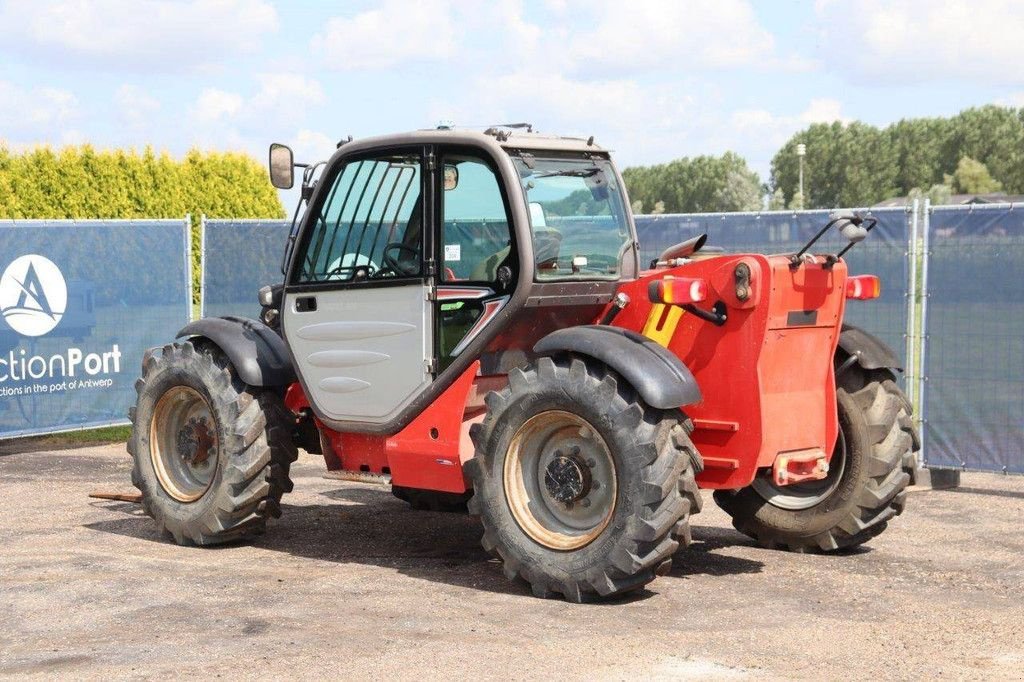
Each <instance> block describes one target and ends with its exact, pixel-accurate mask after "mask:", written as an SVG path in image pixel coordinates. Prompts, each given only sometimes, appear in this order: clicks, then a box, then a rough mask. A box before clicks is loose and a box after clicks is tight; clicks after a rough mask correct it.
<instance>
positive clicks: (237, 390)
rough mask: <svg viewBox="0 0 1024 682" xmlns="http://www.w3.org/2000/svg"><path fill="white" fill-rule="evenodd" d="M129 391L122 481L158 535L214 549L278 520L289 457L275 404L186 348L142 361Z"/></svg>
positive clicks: (211, 351)
mask: <svg viewBox="0 0 1024 682" xmlns="http://www.w3.org/2000/svg"><path fill="white" fill-rule="evenodd" d="M135 388H136V391H137V393H138V400H137V403H136V406H135V407H134V408H132V410H131V411H130V413H129V417H130V418H131V421H132V433H131V437H130V438H129V440H128V452H129V453H130V454H131V455H132V458H133V467H132V483H133V484H134V485H135V487H137V488H138V489H139V490H140V491H141V492H142V506H143V509H144V510H145V511H146V513H147V514H149V515H150V516H151V517H153V519H154V520H155V521H156V524H157V527H158V528H160V529H161V530H163V531H165V532H167V533H169V534H170V535H172V536H173V537H174V540H175V541H176V542H177V543H178V544H183V545H189V544H195V545H214V544H220V543H224V542H230V541H233V540H241V539H247V538H251V537H253V536H255V535H259V534H260V533H262V532H263V530H264V527H265V525H266V520H267V518H268V517H275V518H276V517H279V516H280V515H281V506H280V502H281V496H282V495H283V494H284V493H286V492H290V491H291V489H292V482H291V479H289V477H288V470H289V467H290V465H291V463H292V462H294V461H295V459H296V457H297V456H298V451H297V449H296V447H295V445H294V443H293V442H292V438H291V432H290V429H289V413H288V411H287V410H286V408H285V407H284V404H283V403H282V401H281V399H280V397H278V396H277V395H276V394H275V393H273V392H271V391H269V390H264V389H260V388H255V387H252V386H248V385H246V384H245V383H244V382H242V380H241V379H239V377H238V375H237V374H236V373H235V371H234V367H232V365H231V363H230V361H228V359H227V358H226V357H225V356H224V355H223V354H222V353H221V352H220V351H219V350H218V349H217V348H216V347H213V346H206V347H203V348H201V349H197V348H196V347H195V346H194V345H193V344H192V343H191V342H185V343H183V344H170V345H167V346H164V348H163V352H162V353H160V354H154V355H153V356H151V357H149V358H148V359H147V360H146V362H145V364H144V367H143V375H142V378H141V379H139V380H138V381H137V382H136V384H135Z"/></svg>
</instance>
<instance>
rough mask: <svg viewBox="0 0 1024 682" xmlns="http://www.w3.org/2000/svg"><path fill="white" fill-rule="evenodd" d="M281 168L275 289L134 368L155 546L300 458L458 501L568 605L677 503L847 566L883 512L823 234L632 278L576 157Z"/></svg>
mask: <svg viewBox="0 0 1024 682" xmlns="http://www.w3.org/2000/svg"><path fill="white" fill-rule="evenodd" d="M295 167H300V168H303V179H302V190H301V194H302V198H301V201H300V207H301V206H302V204H306V210H305V211H304V213H302V215H301V217H300V213H299V209H296V220H294V221H293V228H292V234H291V237H290V238H289V240H288V244H287V248H286V253H285V258H284V267H283V269H284V275H285V276H284V281H283V284H280V285H275V286H270V287H265V288H264V289H262V290H261V291H260V292H259V299H260V303H261V305H262V306H263V311H262V314H261V320H259V321H257V320H249V319H242V318H233V317H228V318H214V319H203V320H199V321H196V322H193V323H191V324H189V325H188V326H187V327H185V328H184V329H182V330H181V332H180V333H179V335H178V337H179V339H181V340H180V341H179V342H176V343H171V344H168V345H166V346H164V347H163V348H162V349H160V348H155V349H151V350H150V351H148V352H147V353H146V355H145V358H144V361H143V367H142V378H141V379H140V380H139V381H138V382H137V389H138V402H137V405H136V407H135V408H134V409H133V410H132V411H131V415H130V416H131V419H132V422H133V424H134V427H133V431H132V435H131V439H130V441H129V450H130V452H131V454H132V455H133V457H134V466H133V470H132V481H133V483H134V484H135V485H136V486H137V487H138V488H139V489H140V490H141V491H142V495H143V504H144V505H145V509H146V511H147V512H148V513H149V514H150V515H151V516H152V517H153V518H154V519H156V522H157V524H158V526H159V527H160V528H162V529H164V530H165V531H167V532H169V533H170V534H171V535H173V537H174V539H175V540H176V541H177V542H179V543H183V544H185V543H188V544H192V543H194V544H199V545H207V544H215V543H222V542H227V541H232V540H237V539H241V538H247V537H250V536H252V535H255V534H257V533H260V532H262V531H263V529H264V525H265V522H266V519H267V518H268V517H277V516H279V515H280V513H281V508H280V500H281V496H282V495H283V494H284V493H286V492H289V491H290V490H291V489H292V483H291V481H290V479H289V477H288V470H289V465H290V464H291V463H292V462H293V461H294V460H295V458H296V455H297V447H302V448H303V449H305V450H307V451H309V452H311V453H319V454H322V455H323V457H324V460H325V462H326V465H327V468H328V469H330V470H332V471H341V472H349V473H348V474H347V475H351V476H364V477H370V476H375V477H377V478H378V479H379V480H384V481H387V480H389V481H390V483H391V485H392V486H393V490H394V492H395V494H396V495H398V496H399V497H401V498H403V499H405V500H408V501H409V502H411V503H413V504H414V505H416V506H427V507H430V508H450V507H457V506H459V505H460V504H465V503H466V501H467V500H468V506H469V511H470V512H471V513H472V514H474V515H476V516H478V517H479V519H480V522H481V524H482V526H483V545H484V547H485V548H486V549H487V551H489V552H491V553H492V554H493V555H495V556H497V557H499V558H500V559H501V561H502V562H503V564H504V572H505V574H506V575H507V576H508V577H509V578H512V579H522V580H525V581H526V582H527V583H529V585H530V586H531V588H532V590H533V593H534V594H536V595H538V596H541V597H547V596H553V595H562V596H564V597H565V598H567V599H569V600H572V601H585V600H590V599H595V598H600V597H608V596H611V595H616V594H620V593H622V592H626V591H628V590H633V589H636V588H639V587H641V586H643V585H645V584H647V583H649V582H650V581H651V580H653V579H654V578H655V576H657V575H661V574H664V573H665V572H666V571H668V569H669V567H670V563H671V561H672V558H673V555H674V554H675V553H676V550H677V549H678V548H679V547H680V546H681V545H682V546H685V545H687V544H688V543H689V542H690V528H689V521H690V516H691V515H692V514H695V513H697V512H699V511H700V509H701V500H702V498H701V489H702V488H709V489H712V490H714V499H715V501H716V502H717V503H718V504H719V505H720V506H721V507H722V508H723V509H725V511H727V512H728V513H729V514H730V515H731V516H732V519H733V522H734V524H735V526H736V528H738V529H739V530H740V531H742V532H743V533H745V534H747V535H749V536H750V537H751V538H753V539H754V540H756V541H757V542H758V543H760V544H761V545H763V546H766V547H776V548H780V549H788V550H793V551H798V552H803V551H821V552H830V551H835V550H841V549H846V548H849V547H854V546H856V545H859V544H861V543H864V542H866V541H868V540H870V539H871V538H872V537H874V536H876V535H878V534H879V533H881V532H882V531H883V530H885V528H886V525H887V523H888V522H889V521H890V520H891V519H892V518H893V517H894V516H896V515H897V514H899V513H900V512H901V511H902V510H903V506H904V500H905V495H906V493H905V492H904V488H905V487H906V486H907V484H908V482H909V481H910V478H911V475H912V472H913V469H914V466H915V457H916V451H917V449H918V447H919V446H918V441H917V436H916V434H915V430H914V427H913V424H912V422H911V406H910V403H909V402H908V401H907V399H906V397H905V396H904V395H903V393H902V392H901V391H900V389H899V388H898V386H897V384H896V375H895V372H896V371H898V369H899V368H898V365H899V361H898V359H897V358H896V356H895V355H894V354H893V353H892V351H890V350H889V349H888V348H887V347H885V346H884V345H883V344H882V343H881V342H879V341H878V340H876V339H875V338H873V337H871V336H870V335H868V334H866V333H865V332H863V331H861V330H859V329H856V328H854V327H849V326H844V325H843V313H844V309H845V306H846V303H847V300H849V299H851V298H852V299H870V298H874V297H876V296H877V295H878V280H877V278H874V277H871V276H859V277H853V276H850V275H849V274H848V272H847V267H846V263H845V261H844V260H843V258H842V255H843V253H845V251H846V250H847V249H848V248H849V247H846V248H844V249H842V251H841V252H839V253H838V254H824V255H820V254H817V255H815V254H812V252H811V250H810V249H811V247H812V245H813V243H814V241H815V240H816V239H817V237H820V236H822V235H823V234H824V233H825V232H826V231H828V230H833V229H834V230H838V231H840V232H841V233H842V235H843V236H844V237H846V238H847V239H848V240H849V242H850V246H852V245H853V244H854V243H855V242H857V241H860V240H861V239H863V238H864V237H865V236H866V234H867V233H868V231H870V229H871V227H873V220H872V219H871V218H870V217H862V216H858V215H855V214H852V213H851V214H836V215H834V216H833V219H832V220H831V221H830V222H829V223H828V224H827V225H825V226H823V228H822V230H821V231H820V232H819V233H818V235H817V237H815V239H814V240H811V243H809V244H807V246H806V247H804V249H802V250H801V251H800V252H799V253H794V254H784V255H775V256H766V255H761V254H727V253H723V252H721V251H720V250H719V251H713V250H711V249H705V248H703V247H704V241H705V238H704V237H703V236H701V237H698V238H695V239H691V240H689V241H686V242H683V243H680V244H677V245H676V246H674V247H671V248H669V249H667V250H666V251H665V252H664V253H662V254H661V256H660V257H659V258H658V259H656V260H655V262H647V263H641V262H640V261H639V255H638V254H639V247H638V243H637V236H636V229H635V227H634V224H633V217H632V215H631V213H630V204H629V200H628V199H627V197H626V192H625V188H624V186H623V182H622V177H621V176H620V175H619V173H618V171H617V170H616V169H615V166H614V165H613V164H612V161H611V158H610V156H609V153H608V152H607V151H606V150H604V149H602V148H601V147H599V146H598V145H596V144H595V143H594V140H593V138H590V139H587V140H584V139H575V138H567V137H553V136H545V135H541V134H539V133H536V132H534V131H533V130H532V128H530V127H529V126H526V125H516V126H496V127H494V128H491V129H488V130H486V131H484V132H474V131H465V130H455V129H438V130H428V131H419V132H413V133H408V134H399V135H389V136H385V137H376V138H370V139H366V140H359V141H346V142H343V143H342V144H340V145H339V148H338V150H337V151H336V152H335V153H334V155H333V156H332V157H331V158H330V160H329V161H327V162H325V163H320V164H316V165H314V166H302V165H300V164H295V163H294V161H293V158H292V153H291V150H289V149H288V148H287V147H284V146H282V145H272V146H271V150H270V173H271V177H272V180H273V182H274V185H275V186H277V187H279V188H289V187H291V186H292V184H293V177H294V175H293V174H294V168H295Z"/></svg>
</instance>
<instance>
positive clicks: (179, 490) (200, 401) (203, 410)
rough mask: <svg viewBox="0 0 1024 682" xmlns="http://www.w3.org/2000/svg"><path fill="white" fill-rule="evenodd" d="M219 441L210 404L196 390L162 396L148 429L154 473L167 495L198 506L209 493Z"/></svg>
mask: <svg viewBox="0 0 1024 682" xmlns="http://www.w3.org/2000/svg"><path fill="white" fill-rule="evenodd" d="M219 446H220V441H219V439H218V437H217V427H216V422H215V421H214V419H213V414H212V410H211V409H210V403H209V402H208V401H207V400H206V398H204V397H203V396H202V394H200V393H199V392H198V391H196V390H195V389H193V388H189V387H188V386H175V387H173V388H171V389H169V390H168V391H167V392H166V393H164V394H163V395H162V396H160V400H159V401H157V404H156V407H155V408H154V410H153V420H152V422H151V423H150V429H149V451H150V456H151V458H152V460H153V469H154V470H155V471H156V476H157V479H158V480H159V481H160V485H161V487H163V489H164V491H165V492H166V493H167V494H168V495H170V496H171V497H173V498H174V499H175V500H177V501H179V502H195V501H196V500H198V499H199V498H200V497H202V496H203V494H204V493H205V492H206V491H207V490H209V488H210V484H211V483H212V482H213V476H214V473H215V472H216V470H217V454H218V452H219V449H220V448H219Z"/></svg>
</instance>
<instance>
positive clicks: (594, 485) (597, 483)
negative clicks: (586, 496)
mask: <svg viewBox="0 0 1024 682" xmlns="http://www.w3.org/2000/svg"><path fill="white" fill-rule="evenodd" d="M590 487H591V488H593V489H594V490H597V489H598V488H600V487H601V481H594V482H593V483H591V484H590Z"/></svg>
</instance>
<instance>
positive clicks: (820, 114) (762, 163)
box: [714, 98, 851, 178]
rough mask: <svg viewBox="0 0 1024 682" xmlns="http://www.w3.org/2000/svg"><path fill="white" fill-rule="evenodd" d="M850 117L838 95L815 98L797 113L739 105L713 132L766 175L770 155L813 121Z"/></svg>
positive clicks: (846, 121) (721, 141)
mask: <svg viewBox="0 0 1024 682" xmlns="http://www.w3.org/2000/svg"><path fill="white" fill-rule="evenodd" d="M834 121H839V122H840V123H842V124H843V125H846V124H847V123H849V122H850V121H851V119H850V118H848V117H847V116H844V115H843V110H842V103H841V102H839V101H838V100H835V99H826V98H816V99H812V100H811V101H810V102H809V103H808V104H807V107H806V108H805V109H804V110H803V111H801V112H800V113H798V114H795V115H778V114H774V113H772V112H771V111H768V110H767V109H740V110H737V111H734V112H733V113H732V115H731V116H730V117H729V125H728V126H721V125H719V126H718V128H717V130H716V131H715V132H714V136H715V138H716V140H717V141H719V143H720V144H722V145H724V146H725V147H728V148H731V149H735V150H738V151H741V152H742V153H743V154H744V156H745V157H746V159H747V161H748V163H750V165H751V167H752V168H753V169H754V170H756V171H758V173H760V174H761V176H762V178H767V174H768V164H769V162H770V160H771V157H772V156H773V155H774V154H775V152H777V151H778V150H779V148H780V147H782V145H783V144H785V143H786V141H787V140H788V139H789V138H790V137H792V136H793V134H794V133H796V132H797V131H799V130H801V129H803V128H806V127H807V126H808V125H810V124H812V123H832V122H834Z"/></svg>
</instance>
